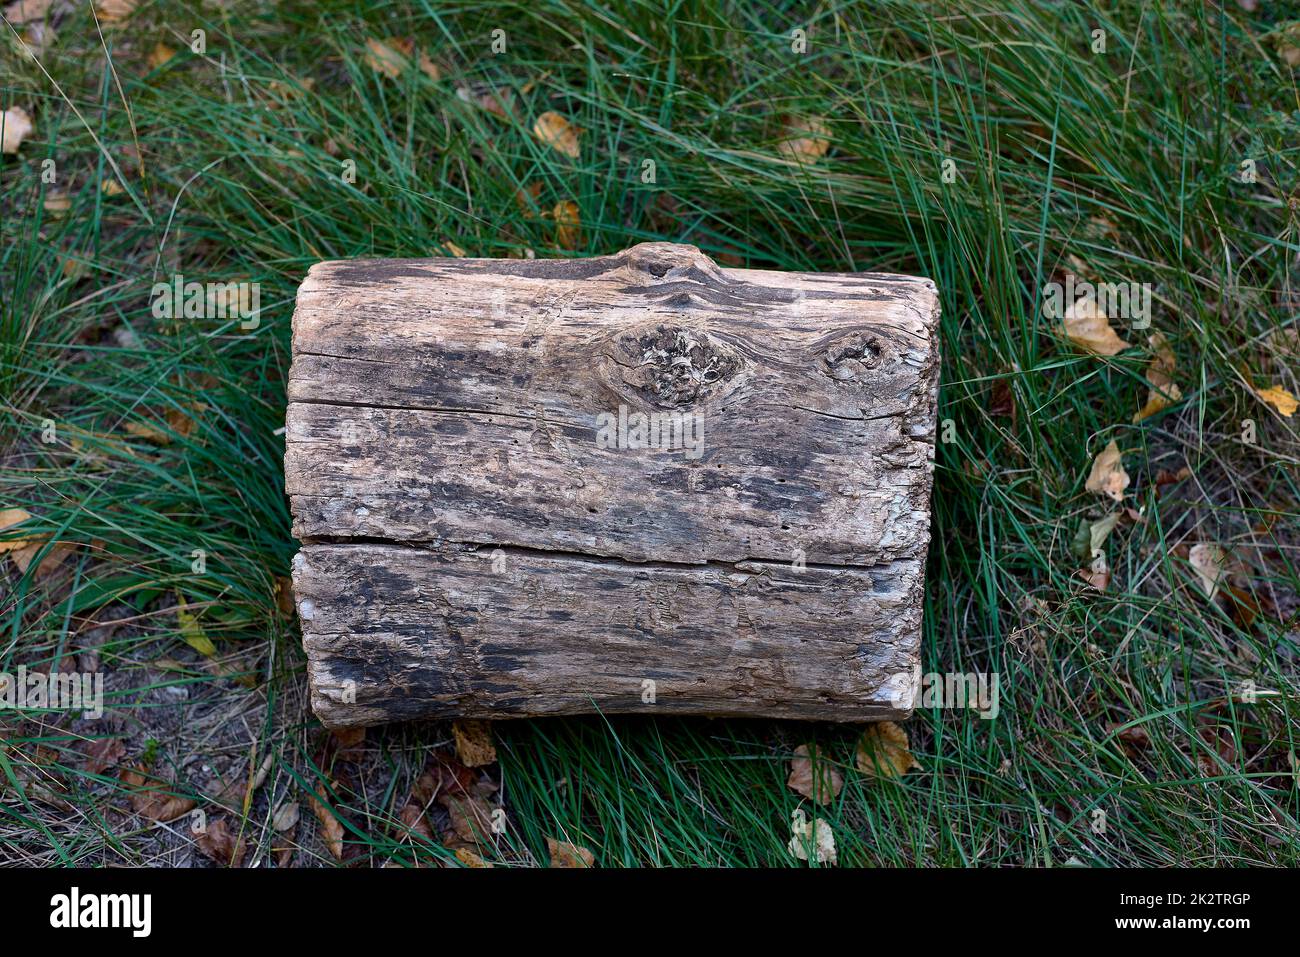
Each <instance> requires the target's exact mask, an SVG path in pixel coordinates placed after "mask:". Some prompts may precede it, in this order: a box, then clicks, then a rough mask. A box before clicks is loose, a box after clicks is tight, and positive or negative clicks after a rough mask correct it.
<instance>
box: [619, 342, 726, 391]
mask: <svg viewBox="0 0 1300 957" xmlns="http://www.w3.org/2000/svg"><path fill="white" fill-rule="evenodd" d="M623 348H624V352H625V353H626V354H628V356H629V358H630V359H631V360H632V362H633V363H635V366H634V369H633V370H632V376H631V378H630V381H628V384H629V385H631V386H633V387H634V388H636V389H638V390H639V391H640V392H642V393H647V394H649V395H650V396H651V397H652V398H654V400H655V401H656V402H658V403H659V404H660V405H665V406H673V407H681V406H687V405H691V404H693V403H695V402H697V401H699V399H700V397H701V396H702V395H704V394H705V393H707V392H709V391H711V390H712V389H713V388H715V387H716V386H717V385H718V384H719V383H722V382H724V381H725V380H727V379H728V378H730V377H731V376H733V375H734V374H735V373H736V370H738V369H739V368H740V359H739V358H737V357H736V356H734V355H731V354H730V353H729V352H727V351H726V349H725V348H723V347H722V346H721V345H720V344H719V343H717V342H715V341H714V340H713V339H712V338H711V337H710V336H708V335H707V334H706V333H704V332H701V331H699V330H692V329H687V328H684V327H681V326H671V325H661V326H656V327H655V328H654V329H651V330H648V331H646V332H644V333H642V334H641V335H638V336H635V337H629V339H628V340H625V342H624V344H623ZM624 378H625V379H628V378H629V377H628V376H625V377H624Z"/></svg>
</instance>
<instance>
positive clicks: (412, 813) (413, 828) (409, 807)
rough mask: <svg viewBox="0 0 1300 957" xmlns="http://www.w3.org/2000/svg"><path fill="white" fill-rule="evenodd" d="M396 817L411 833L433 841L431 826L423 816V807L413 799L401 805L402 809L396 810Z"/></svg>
mask: <svg viewBox="0 0 1300 957" xmlns="http://www.w3.org/2000/svg"><path fill="white" fill-rule="evenodd" d="M397 819H398V820H399V821H401V822H402V826H403V827H405V828H406V829H407V830H408V831H409V832H411V833H412V834H415V835H417V836H419V837H421V838H423V839H424V840H426V841H429V842H430V843H432V842H433V828H431V827H430V826H429V821H428V819H427V818H426V817H425V816H424V808H423V807H421V806H420V805H419V804H417V803H416V802H415V801H407V802H406V803H405V804H404V805H402V809H401V810H400V811H398V812H397Z"/></svg>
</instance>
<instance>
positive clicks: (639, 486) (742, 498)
mask: <svg viewBox="0 0 1300 957" xmlns="http://www.w3.org/2000/svg"><path fill="white" fill-rule="evenodd" d="M938 312H939V306H938V298H937V296H936V294H935V289H934V285H933V284H932V283H931V282H930V281H929V280H926V279H917V278H912V277H907V276H893V275H883V274H876V273H855V274H823V273H783V272H772V271H767V270H757V269H724V268H720V267H719V266H717V265H716V264H715V263H714V262H713V261H712V260H711V259H709V258H708V257H707V256H705V255H704V254H702V253H701V252H700V251H699V250H698V249H696V248H695V247H693V246H679V245H673V244H670V243H645V244H642V245H639V246H634V247H632V248H631V249H628V250H625V251H624V252H622V253H620V254H618V255H617V256H609V257H602V258H595V259H582V260H553V261H541V260H488V259H430V260H361V261H350V262H323V263H319V264H317V265H316V266H314V267H313V268H312V270H311V272H310V273H309V274H308V276H307V278H306V279H305V280H304V281H303V283H302V286H301V288H300V289H299V291H298V303H297V308H296V310H295V312H294V317H293V366H292V369H291V372H290V376H289V408H288V413H287V422H286V425H287V444H286V451H285V479H286V487H287V491H288V495H289V499H290V504H291V506H292V510H293V516H294V534H295V535H296V536H297V537H298V538H299V539H300V540H301V542H302V549H301V552H300V553H299V555H298V556H297V558H296V559H295V562H294V576H293V577H294V589H295V593H296V598H297V602H298V609H299V614H300V618H301V621H302V629H303V643H304V645H305V647H306V650H307V655H308V659H309V663H308V674H309V680H310V685H311V698H312V706H313V708H314V709H315V711H316V713H317V714H318V715H319V716H320V718H321V720H322V721H324V722H325V723H326V724H327V725H329V726H331V727H343V726H348V725H354V724H376V723H380V722H384V721H391V720H399V719H406V718H421V717H480V718H503V717H513V716H529V715H547V714H575V713H583V712H593V711H597V710H599V711H603V712H607V713H614V712H634V711H635V712H656V713H663V714H670V713H675V714H706V715H747V716H760V715H763V716H779V717H785V718H806V719H826V720H833V721H863V720H874V719H879V718H887V717H900V716H904V715H906V714H907V713H908V712H910V710H911V707H912V700H913V697H914V695H915V692H916V688H917V683H918V678H919V667H918V660H919V659H918V646H919V643H920V629H921V604H922V594H921V592H922V578H923V570H924V562H925V553H926V546H927V543H928V541H929V524H930V521H929V519H930V485H931V473H932V463H933V455H934V438H935V402H936V389H937V381H938V354H937V342H936V335H937V331H936V326H937V320H938Z"/></svg>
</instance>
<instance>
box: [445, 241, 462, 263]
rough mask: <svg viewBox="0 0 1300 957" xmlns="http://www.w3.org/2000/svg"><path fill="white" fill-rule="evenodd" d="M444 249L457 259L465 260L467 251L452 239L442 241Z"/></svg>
mask: <svg viewBox="0 0 1300 957" xmlns="http://www.w3.org/2000/svg"><path fill="white" fill-rule="evenodd" d="M442 248H443V249H445V250H446V251H447V252H448V253H449V254H450V255H452V256H454V257H455V258H456V259H464V258H465V250H464V249H463V248H461V247H460V246H457V245H456V244H455V243H453V242H452V241H451V240H450V239H444V240H443V241H442Z"/></svg>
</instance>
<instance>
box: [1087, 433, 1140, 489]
mask: <svg viewBox="0 0 1300 957" xmlns="http://www.w3.org/2000/svg"><path fill="white" fill-rule="evenodd" d="M1128 483H1129V477H1128V473H1127V472H1125V471H1124V463H1123V460H1122V458H1121V456H1120V453H1119V446H1118V445H1116V444H1115V440H1114V439H1112V440H1111V441H1110V443H1109V444H1108V445H1107V446H1106V447H1105V448H1104V449H1102V450H1101V452H1100V453H1098V455H1097V457H1096V458H1095V459H1093V460H1092V471H1090V472H1089V473H1088V480H1087V481H1086V482H1084V485H1083V487H1084V488H1085V489H1087V490H1088V491H1089V492H1095V493H1096V494H1098V495H1105V496H1107V497H1109V498H1112V499H1114V500H1115V501H1117V502H1119V501H1123V499H1124V490H1125V489H1126V488H1128Z"/></svg>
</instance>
